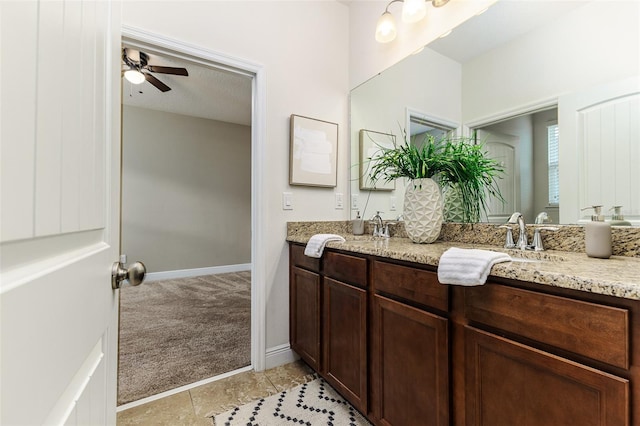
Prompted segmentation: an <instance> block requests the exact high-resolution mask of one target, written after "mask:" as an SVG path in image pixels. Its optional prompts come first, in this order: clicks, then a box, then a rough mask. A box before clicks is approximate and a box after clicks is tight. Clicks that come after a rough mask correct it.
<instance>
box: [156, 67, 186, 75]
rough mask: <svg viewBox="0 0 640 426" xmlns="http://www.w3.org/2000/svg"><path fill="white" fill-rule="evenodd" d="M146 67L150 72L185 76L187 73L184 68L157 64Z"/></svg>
mask: <svg viewBox="0 0 640 426" xmlns="http://www.w3.org/2000/svg"><path fill="white" fill-rule="evenodd" d="M146 68H147V69H148V70H149V71H151V72H157V73H161V74H174V75H185V76H188V75H189V73H188V72H187V70H186V68H174V67H161V66H158V65H148V66H147V67H146Z"/></svg>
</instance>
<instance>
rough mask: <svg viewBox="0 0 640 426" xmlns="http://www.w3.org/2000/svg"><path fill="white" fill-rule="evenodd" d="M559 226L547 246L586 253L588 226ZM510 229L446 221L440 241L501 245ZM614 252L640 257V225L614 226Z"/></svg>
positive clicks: (341, 227) (318, 229)
mask: <svg viewBox="0 0 640 426" xmlns="http://www.w3.org/2000/svg"><path fill="white" fill-rule="evenodd" d="M391 223H393V225H391V226H390V227H389V233H390V235H391V237H403V238H406V237H407V235H406V233H405V230H404V223H403V222H391ZM535 226H549V225H548V224H545V225H527V234H528V239H529V241H532V240H533V228H534V227H535ZM551 226H554V227H558V228H559V229H558V231H553V232H552V231H547V232H544V233H543V234H542V239H543V243H544V247H545V249H547V250H559V251H568V252H577V253H584V250H585V246H584V227H583V226H581V225H551ZM352 233H353V231H352V223H351V221H326V222H324V221H323V222H288V223H287V236H291V235H299V236H302V235H307V236H309V237H310V236H311V235H314V234H339V235H351V234H352ZM505 233H506V231H505V230H504V229H502V228H498V226H497V225H496V224H489V223H474V224H466V223H443V224H442V230H441V232H440V237H439V238H438V241H446V242H451V241H456V242H461V243H468V244H483V245H493V246H498V247H501V246H503V245H504V242H505ZM365 234H368V235H371V228H370V224H369V223H368V222H367V221H365ZM517 236H518V230H517V227H514V238H517ZM612 240H613V255H614V256H628V257H640V228H638V227H624V226H614V227H612Z"/></svg>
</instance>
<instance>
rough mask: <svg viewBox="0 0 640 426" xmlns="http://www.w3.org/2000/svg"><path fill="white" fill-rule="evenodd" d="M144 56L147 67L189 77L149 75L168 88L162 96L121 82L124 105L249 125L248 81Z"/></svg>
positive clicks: (173, 60) (145, 87)
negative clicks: (176, 69) (178, 70)
mask: <svg viewBox="0 0 640 426" xmlns="http://www.w3.org/2000/svg"><path fill="white" fill-rule="evenodd" d="M148 55H149V61H148V63H149V65H163V66H169V67H182V68H186V69H187V71H188V72H189V76H188V77H183V76H176V75H170V74H160V73H152V74H153V75H154V76H155V77H156V78H158V79H159V80H160V81H162V82H163V83H165V84H166V85H168V86H169V87H171V90H170V91H168V92H164V93H163V92H161V91H160V90H158V89H156V88H155V87H154V86H152V85H151V84H149V83H148V82H146V81H145V82H143V83H142V84H140V85H135V84H131V83H130V82H129V81H128V80H126V79H125V78H122V103H123V104H124V105H129V106H135V107H140V108H148V109H153V110H158V111H165V112H173V113H176V114H183V115H188V116H192V117H200V118H208V119H211V120H219V121H225V122H228V123H235V124H243V125H246V126H250V125H251V99H252V92H251V86H252V82H251V78H250V77H248V76H246V75H242V74H237V73H233V72H230V71H226V70H222V69H214V68H210V67H205V66H202V65H196V64H194V63H191V62H186V61H183V60H180V59H176V58H169V57H162V56H158V55H157V54H153V53H148ZM124 68H125V66H124V64H123V69H124Z"/></svg>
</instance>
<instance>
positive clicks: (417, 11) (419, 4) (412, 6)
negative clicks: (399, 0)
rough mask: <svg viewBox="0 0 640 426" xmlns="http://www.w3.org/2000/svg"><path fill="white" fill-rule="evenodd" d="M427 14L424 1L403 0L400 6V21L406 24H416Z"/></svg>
mask: <svg viewBox="0 0 640 426" xmlns="http://www.w3.org/2000/svg"><path fill="white" fill-rule="evenodd" d="M426 14H427V3H426V2H425V0H404V2H403V5H402V21H403V22H407V23H412V22H418V21H419V20H421V19H422V18H424V17H425V15H426Z"/></svg>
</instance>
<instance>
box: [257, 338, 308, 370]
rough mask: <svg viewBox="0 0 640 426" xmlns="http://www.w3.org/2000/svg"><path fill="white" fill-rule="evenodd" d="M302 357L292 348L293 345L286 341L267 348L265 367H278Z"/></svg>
mask: <svg viewBox="0 0 640 426" xmlns="http://www.w3.org/2000/svg"><path fill="white" fill-rule="evenodd" d="M298 358H300V357H299V356H298V355H296V353H295V352H293V351H292V350H291V345H289V344H288V343H285V344H284V345H278V346H274V347H271V348H268V349H267V354H266V357H265V368H266V369H267V370H268V369H270V368H274V367H278V366H280V365H284V364H289V363H290V362H293V361H296V360H297V359H298Z"/></svg>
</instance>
